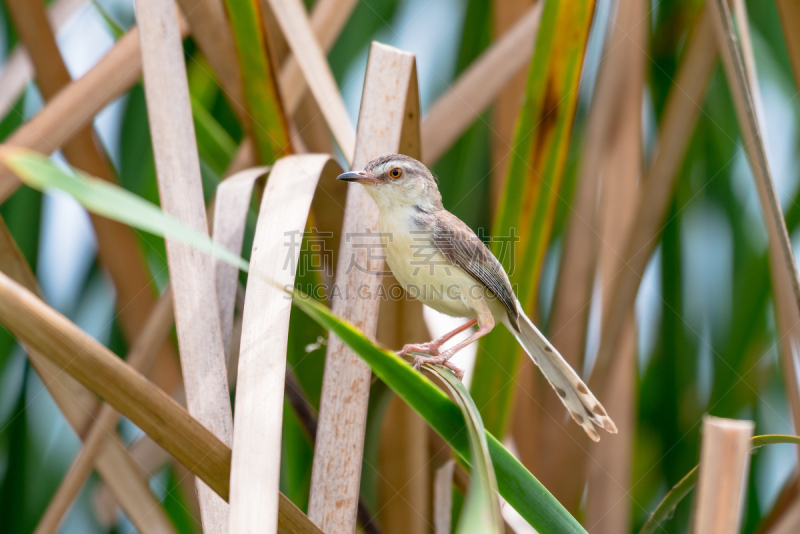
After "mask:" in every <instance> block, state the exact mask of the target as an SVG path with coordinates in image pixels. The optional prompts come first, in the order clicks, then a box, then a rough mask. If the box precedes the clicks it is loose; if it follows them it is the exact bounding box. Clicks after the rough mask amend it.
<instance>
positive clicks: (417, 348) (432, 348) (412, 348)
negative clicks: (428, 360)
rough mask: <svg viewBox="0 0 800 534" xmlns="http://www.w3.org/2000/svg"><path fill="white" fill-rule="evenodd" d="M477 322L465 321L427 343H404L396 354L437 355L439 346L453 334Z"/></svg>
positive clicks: (472, 320) (473, 320)
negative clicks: (419, 353) (417, 353)
mask: <svg viewBox="0 0 800 534" xmlns="http://www.w3.org/2000/svg"><path fill="white" fill-rule="evenodd" d="M477 322H478V320H477V319H471V320H469V321H467V322H466V323H464V324H462V325H461V326H458V327H456V328H455V329H453V330H451V331H450V332H448V333H446V334H445V335H443V336H441V337H439V338H436V339H434V340H433V341H428V342H427V343H412V344H409V345H404V346H403V348H402V350H400V351H399V352H398V353H397V354H398V355H399V356H405V355H406V354H409V353H411V352H421V353H423V354H430V355H431V356H437V355H438V354H439V348H440V347H441V346H442V345H444V344H445V343H447V342H448V341H449V340H450V339H451V338H452V337H453V336H455V335H456V334H460V333H461V332H463V331H464V330H466V329H468V328H471V327H472V326H475V324H476V323H477Z"/></svg>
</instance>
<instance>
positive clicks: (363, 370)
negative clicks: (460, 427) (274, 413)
mask: <svg viewBox="0 0 800 534" xmlns="http://www.w3.org/2000/svg"><path fill="white" fill-rule="evenodd" d="M418 121H419V97H418V93H417V77H416V68H415V62H414V56H413V55H411V54H408V53H406V52H401V51H400V50H396V49H394V48H391V47H388V46H384V45H380V44H377V43H373V45H372V48H371V50H370V56H369V60H368V63H367V73H366V78H365V80H364V96H363V97H362V101H361V112H360V115H359V123H358V132H357V137H356V147H355V156H354V159H353V166H354V168H360V167H362V166H364V165H365V164H366V163H367V162H368V161H369V160H370V159H372V158H375V157H378V156H380V155H383V154H386V153H391V152H400V153H408V152H409V151H417V150H419V148H418V147H419V122H418ZM377 222H378V214H377V206H375V204H374V202H373V201H372V199H371V198H369V196H368V194H367V193H366V192H365V191H364V190H363V189H362V188H359V187H352V186H351V187H350V188H349V189H348V192H347V202H346V206H345V216H344V225H343V227H342V234H343V235H344V236H348V235H349V236H351V238H355V240H357V241H362V242H363V241H364V238H363V237H362V238H358V237H355V236H359V235H361V236H363V235H364V232H366V231H370V232H372V233H377ZM362 244H363V243H362ZM354 245H356V246H354ZM357 245H358V243H354V242H353V241H347V240H345V241H344V242H343V243H342V246H341V249H340V250H339V257H338V263H337V269H336V284H337V285H338V287H340V288H348V287H349V288H357V287H367V288H371V290H373V291H374V290H375V289H376V288H377V287H378V286H379V285H380V274H379V273H380V272H381V271H382V270H383V266H382V263H383V262H382V261H380V262H378V261H375V258H374V257H373V258H371V259H370V257H369V256H370V255H369V254H368V249H367V248H363V247H361V248H359V247H358V246H357ZM351 262H356V263H357V264H358V265H360V266H362V267H363V269H356V268H349V267H350V265H351ZM376 273H377V274H376ZM378 304H379V300H377V299H365V300H359V301H353V300H344V299H341V298H339V299H334V300H333V310H334V312H335V313H336V314H337V315H339V316H342V317H345V318H346V319H347V320H349V321H350V322H352V323H353V324H355V325H356V326H358V327H359V328H360V329H361V330H363V331H365V332H367V333H368V334H369V335H374V334H375V331H376V328H377V316H378V309H377V306H378ZM370 375H371V373H370V368H369V366H367V365H366V364H365V363H364V362H363V361H362V360H361V359H359V357H358V356H357V355H356V354H355V353H354V352H353V351H352V350H351V349H349V348H348V347H347V346H346V345H345V344H344V343H343V342H342V341H341V340H340V339H339V338H337V337H335V336H334V337H332V338H331V339H330V340H329V342H328V351H327V356H326V360H325V373H324V377H323V386H322V399H321V402H320V413H319V429H318V432H317V446H316V451H315V454H314V465H313V468H312V478H311V496H310V500H309V514H308V515H309V517H310V518H311V519H312V520H313V521H314V522H315V523H317V524H318V525H320V527H321V528H322V530H324V531H325V532H328V533H331V534H332V533H335V532H347V533H349V532H352V531H353V530H354V529H355V526H356V525H355V523H356V507H357V503H358V489H359V482H360V474H361V463H362V451H363V447H364V431H365V423H366V410H367V401H368V399H369V383H370Z"/></svg>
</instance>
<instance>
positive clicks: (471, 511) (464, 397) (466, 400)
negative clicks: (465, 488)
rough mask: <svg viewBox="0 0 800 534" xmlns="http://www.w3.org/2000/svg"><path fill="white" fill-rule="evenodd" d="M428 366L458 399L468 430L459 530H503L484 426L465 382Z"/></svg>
mask: <svg viewBox="0 0 800 534" xmlns="http://www.w3.org/2000/svg"><path fill="white" fill-rule="evenodd" d="M427 368H428V370H429V371H431V372H433V373H436V374H437V375H439V378H441V379H442V381H444V383H445V384H446V385H447V387H448V388H449V389H450V393H452V394H453V397H455V399H456V401H457V402H458V406H459V408H461V413H462V414H463V415H464V420H465V421H466V423H467V431H468V432H469V449H470V463H471V464H472V479H471V481H470V485H469V493H468V494H467V499H466V502H465V503H464V505H465V506H464V514H463V515H462V516H461V520H460V521H459V522H458V531H457V532H458V534H471V533H475V534H483V533H485V532H497V533H500V532H504V528H503V517H502V515H501V513H500V505H499V502H498V500H497V497H496V496H495V494H496V493H497V480H496V479H495V476H494V469H493V468H492V458H491V455H490V454H489V444H488V442H487V441H486V430H484V428H483V421H481V414H480V413H479V412H478V407H477V406H475V402H473V400H472V397H470V396H469V392H468V391H467V388H466V387H465V386H464V384H463V383H462V382H461V380H459V379H458V378H456V377H455V375H454V374H453V373H452V372H450V371H448V370H445V369H444V368H442V367H439V366H430V365H429V366H427Z"/></svg>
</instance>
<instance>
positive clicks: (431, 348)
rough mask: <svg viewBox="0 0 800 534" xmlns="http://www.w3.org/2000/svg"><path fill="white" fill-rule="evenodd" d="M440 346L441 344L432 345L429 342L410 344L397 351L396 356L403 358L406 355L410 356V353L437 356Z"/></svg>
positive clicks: (432, 343) (431, 342)
mask: <svg viewBox="0 0 800 534" xmlns="http://www.w3.org/2000/svg"><path fill="white" fill-rule="evenodd" d="M440 346H441V344H439V343H434V342H433V341H429V342H427V343H412V344H409V345H404V346H403V348H402V349H401V350H399V351H397V355H398V356H405V355H406V354H411V353H412V352H421V353H422V354H428V355H430V356H438V355H439V347H440Z"/></svg>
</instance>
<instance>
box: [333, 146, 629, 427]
mask: <svg viewBox="0 0 800 534" xmlns="http://www.w3.org/2000/svg"><path fill="white" fill-rule="evenodd" d="M339 180H345V181H348V182H356V183H359V184H361V185H363V186H364V187H365V188H366V190H367V192H368V193H369V195H370V196H371V197H372V198H373V200H375V202H376V203H377V205H378V209H379V212H380V215H379V223H378V226H379V231H380V238H381V245H382V246H383V250H384V253H385V255H386V262H387V263H388V264H389V267H390V268H391V270H392V273H393V274H394V276H395V278H396V279H397V281H398V282H400V284H402V285H403V287H404V288H405V290H406V292H407V293H408V294H409V296H411V297H413V298H416V299H418V300H420V301H422V302H423V303H424V304H426V305H428V306H430V307H431V308H433V309H434V310H436V311H438V312H441V313H444V314H447V315H450V316H453V317H464V318H469V320H468V321H467V322H466V323H464V324H463V325H461V326H459V327H457V328H456V329H455V330H453V331H452V332H448V333H447V334H445V335H444V336H442V337H440V338H438V339H435V340H433V341H429V342H427V343H416V344H409V345H406V346H404V347H403V349H402V350H401V351H400V352H399V354H400V355H406V354H411V353H416V354H415V357H414V367H415V368H416V369H419V367H420V365H422V364H423V363H429V364H435V365H443V366H445V367H447V368H449V369H451V370H453V372H454V373H455V374H456V376H458V377H459V378H461V377H462V376H463V372H462V371H461V370H460V369H458V368H457V367H456V366H455V365H454V364H452V363H451V362H450V358H451V357H452V356H453V355H454V354H455V353H456V352H458V351H459V350H461V349H463V348H464V347H466V346H467V345H469V344H470V343H473V342H475V341H476V340H477V339H479V338H480V337H482V336H485V335H486V334H488V333H489V332H491V330H492V329H493V328H494V326H495V324H496V323H498V322H499V323H503V325H504V326H505V327H506V328H508V330H509V331H511V333H512V334H513V335H514V337H516V339H517V341H519V343H520V345H522V347H523V348H524V349H525V352H527V353H528V356H530V358H531V359H532V360H533V362H534V363H535V364H536V365H537V366H538V367H539V369H541V371H542V373H544V376H545V378H547V381H548V382H549V383H550V385H551V386H552V387H553V389H554V390H555V391H556V393H557V394H558V396H559V397H560V398H561V401H562V402H563V403H564V405H565V406H566V407H567V410H568V411H569V413H570V415H571V416H572V418H573V419H574V420H575V422H577V423H578V424H579V425H581V427H583V429H584V430H585V431H586V433H587V434H588V435H589V437H590V438H591V439H592V440H594V441H599V440H600V436H598V434H597V432H596V431H595V426H597V427H600V428H604V429H605V430H607V431H608V432H610V433H612V434H616V433H617V427H616V426H615V425H614V422H613V421H612V420H611V418H610V417H608V414H607V413H606V411H605V409H604V408H603V406H602V405H601V404H600V403H599V402H598V401H597V399H596V398H595V397H594V395H592V393H591V392H590V391H589V388H587V387H586V384H584V383H583V381H582V380H581V379H580V377H579V376H578V375H577V373H575V371H574V370H573V369H572V367H570V366H569V364H568V363H567V362H566V361H565V360H564V358H562V357H561V355H560V354H559V353H558V351H556V349H555V348H553V345H551V344H550V342H549V341H547V339H546V338H545V337H544V336H543V335H542V334H541V332H539V330H538V329H537V328H536V326H535V325H534V324H533V322H532V321H531V320H530V319H529V318H528V317H527V316H526V315H525V313H524V312H523V310H522V306H521V305H520V303H519V300H517V297H516V296H515V295H514V291H513V290H512V288H511V283H510V282H509V281H508V276H507V275H506V272H505V270H503V266H502V265H501V264H500V262H499V261H497V258H495V257H494V255H492V253H491V252H490V251H489V249H488V248H487V247H486V245H484V244H483V242H482V241H481V240H480V239H479V238H478V236H477V235H475V233H474V232H473V231H472V230H471V229H470V228H469V226H467V225H466V224H465V223H464V222H462V221H461V220H460V219H459V218H458V217H456V216H455V215H453V214H452V213H450V212H449V211H447V210H446V209H444V206H443V205H442V195H441V194H440V193H439V187H438V185H437V182H436V179H435V178H434V177H433V174H431V172H430V171H429V170H428V168H427V167H425V165H423V164H422V163H420V162H419V161H417V160H415V159H414V158H411V157H408V156H404V155H401V154H387V155H385V156H381V157H379V158H376V159H374V160H372V161H370V162H369V163H368V164H367V166H366V167H365V168H364V170H363V171H353V172H346V173H344V174H341V175H340V176H339ZM475 324H477V325H478V330H477V331H476V332H474V333H473V334H471V335H470V336H469V337H467V338H466V339H465V340H463V341H461V342H460V343H458V344H456V345H455V346H453V347H451V348H448V349H446V350H441V347H442V345H444V344H445V343H446V342H447V341H448V340H449V339H451V338H452V337H453V336H455V335H456V334H458V333H460V332H463V331H465V330H467V329H469V328H471V327H472V326H474V325H475ZM421 354H424V355H421Z"/></svg>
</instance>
